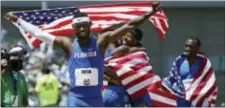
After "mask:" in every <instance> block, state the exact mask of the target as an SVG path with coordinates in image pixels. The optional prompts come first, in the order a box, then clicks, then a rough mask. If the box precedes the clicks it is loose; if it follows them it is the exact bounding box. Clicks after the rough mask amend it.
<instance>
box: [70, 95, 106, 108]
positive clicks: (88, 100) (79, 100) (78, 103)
mask: <svg viewBox="0 0 225 108" xmlns="http://www.w3.org/2000/svg"><path fill="white" fill-rule="evenodd" d="M67 106H68V107H103V106H104V103H103V99H102V96H96V97H77V96H75V94H74V93H73V92H69V93H68V96H67Z"/></svg>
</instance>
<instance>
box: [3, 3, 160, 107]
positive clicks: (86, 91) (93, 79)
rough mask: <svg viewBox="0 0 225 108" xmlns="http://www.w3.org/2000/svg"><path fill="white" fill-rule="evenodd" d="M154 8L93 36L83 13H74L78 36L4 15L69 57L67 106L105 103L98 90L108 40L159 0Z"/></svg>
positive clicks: (130, 26)
mask: <svg viewBox="0 0 225 108" xmlns="http://www.w3.org/2000/svg"><path fill="white" fill-rule="evenodd" d="M152 7H153V10H152V11H151V12H148V13H145V14H144V15H142V16H140V17H137V18H135V19H132V20H130V21H128V22H127V23H126V24H124V25H123V26H121V27H120V28H118V29H116V30H113V31H109V32H105V33H103V34H101V36H99V38H98V39H95V38H94V36H90V30H91V29H90V28H91V24H92V23H91V20H90V18H89V17H88V16H87V14H86V13H81V12H75V13H74V17H73V19H72V27H73V29H74V31H76V35H77V39H75V40H73V41H72V40H71V39H70V38H68V37H64V36H57V37H56V36H53V35H52V34H49V33H47V32H44V31H42V30H41V29H39V28H38V27H37V26H34V25H32V24H30V23H28V22H26V21H24V20H22V19H21V18H18V17H17V16H15V15H13V14H12V13H9V14H7V18H8V19H9V20H10V21H12V22H15V23H17V24H18V25H19V26H20V27H21V28H23V29H24V30H25V31H27V32H29V33H30V34H32V35H33V36H35V37H36V38H38V39H40V40H42V41H43V42H46V43H48V44H50V45H53V46H54V47H58V48H62V49H63V50H64V51H65V53H66V54H67V57H68V59H69V65H68V68H69V74H70V88H69V94H68V100H67V105H68V106H76V107H79V106H93V107H100V106H104V104H103V99H102V94H101V89H102V85H103V73H104V55H105V51H106V49H107V47H108V45H109V43H110V42H114V41H115V40H117V39H119V38H120V37H122V36H124V35H125V34H126V33H127V32H129V31H132V30H133V29H134V28H136V27H137V26H139V25H141V24H142V23H143V22H144V21H145V20H147V19H148V18H149V17H150V16H152V15H153V14H154V13H155V12H157V11H158V10H159V9H160V5H159V3H153V5H152Z"/></svg>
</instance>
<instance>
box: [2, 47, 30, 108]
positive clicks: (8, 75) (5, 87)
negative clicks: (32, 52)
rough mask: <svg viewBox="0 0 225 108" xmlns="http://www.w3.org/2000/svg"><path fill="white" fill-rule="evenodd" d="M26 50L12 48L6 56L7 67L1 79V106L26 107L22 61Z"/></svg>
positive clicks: (25, 84) (26, 90) (25, 85)
mask: <svg viewBox="0 0 225 108" xmlns="http://www.w3.org/2000/svg"><path fill="white" fill-rule="evenodd" d="M26 53H27V52H26V50H25V49H24V48H23V47H21V46H16V47H14V48H12V49H11V50H10V51H9V53H8V55H9V57H8V62H9V63H8V65H7V67H6V70H5V72H4V73H3V74H2V79H1V106H2V107H11V106H20V107H21V106H23V107H25V106H28V88H27V82H26V80H25V77H24V75H23V74H22V73H21V72H20V70H21V69H23V60H24V55H25V54H26Z"/></svg>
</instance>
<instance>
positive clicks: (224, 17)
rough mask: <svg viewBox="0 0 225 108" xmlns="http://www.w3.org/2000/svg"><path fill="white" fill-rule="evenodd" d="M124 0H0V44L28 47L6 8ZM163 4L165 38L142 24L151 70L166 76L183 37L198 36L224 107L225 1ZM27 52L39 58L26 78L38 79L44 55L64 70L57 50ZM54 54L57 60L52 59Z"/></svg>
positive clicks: (55, 65)
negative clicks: (165, 17) (214, 74)
mask: <svg viewBox="0 0 225 108" xmlns="http://www.w3.org/2000/svg"><path fill="white" fill-rule="evenodd" d="M124 2H129V1H104V2H103V1H82V2H81V1H80V2H79V1H57V2H55V1H1V47H7V48H10V47H12V46H13V45H15V44H23V45H25V46H26V47H28V45H27V44H26V42H25V41H24V39H23V37H22V35H21V34H20V33H19V30H18V29H17V28H16V27H15V26H14V25H12V24H11V23H10V22H9V21H7V20H6V19H5V18H4V14H5V13H7V12H9V11H21V10H34V9H44V8H55V7H67V6H83V5H94V4H108V3H124ZM162 6H163V8H164V11H165V13H166V15H167V17H168V19H169V26H170V27H169V30H168V32H167V35H166V39H165V40H160V38H159V37H158V36H157V34H156V32H155V30H154V28H153V26H152V25H151V24H150V23H149V22H146V23H145V24H144V25H143V26H141V28H142V30H143V32H144V38H143V39H142V42H143V44H144V47H146V48H147V51H148V54H149V56H150V59H151V62H152V63H153V65H154V72H155V73H156V74H158V75H160V76H161V77H164V76H166V75H168V70H169V69H170V67H171V65H172V62H173V60H174V59H175V57H176V56H177V55H179V54H180V53H181V52H182V51H183V48H184V42H185V39H186V38H187V37H189V36H194V37H198V38H199V39H200V40H201V42H202V51H203V52H204V53H205V54H206V55H207V56H208V57H209V58H210V60H211V62H212V65H213V67H214V70H215V73H216V79H217V82H218V86H219V89H218V97H217V102H216V105H217V106H225V92H224V90H225V51H224V49H225V47H224V46H225V44H224V43H225V32H224V31H225V14H224V12H225V1H218V2H213V1H208V2H197V1H195V2H193V1H192V2H189V1H185V2H184V1H183V2H171V1H163V2H162ZM43 46H44V45H43ZM30 52H33V53H31V54H30V56H31V57H29V58H30V59H31V60H30V62H35V60H36V61H38V60H41V61H39V63H36V64H35V65H34V64H32V63H30V64H32V65H30V64H29V63H28V64H29V65H28V64H27V66H26V69H25V71H26V70H29V72H25V74H26V77H27V80H28V81H30V80H31V79H32V78H35V79H37V78H38V75H39V73H38V72H39V71H37V70H38V68H39V67H40V65H39V64H41V63H42V62H45V61H44V60H46V59H44V58H48V57H49V56H50V58H51V60H50V59H49V61H51V63H52V64H53V65H52V68H53V70H54V71H55V72H56V73H57V72H58V71H62V70H63V69H64V66H65V62H66V61H65V60H64V58H63V56H64V55H63V53H62V51H60V50H54V53H49V54H50V55H45V54H44V53H45V52H46V51H45V49H44V47H41V48H37V49H35V50H30ZM50 52H51V50H50ZM53 55H54V56H53ZM56 57H57V59H54V58H56ZM34 58H38V59H34ZM33 59H34V60H33ZM28 61H29V60H28ZM28 61H27V62H28ZM32 69H33V70H32ZM60 69H61V70H60ZM59 73H60V72H58V74H59ZM59 76H60V75H59ZM59 76H58V77H59ZM29 79H30V80H29ZM61 79H63V78H59V80H60V81H61V83H62V86H63V87H64V86H65V88H64V90H62V92H63V91H66V89H67V88H66V87H67V86H66V84H64V83H66V82H68V81H64V80H61ZM34 85H35V80H34V79H33V80H31V83H29V87H30V88H29V90H30V99H31V100H32V99H33V101H34V102H35V99H36V97H32V96H33V88H32V87H33V86H34ZM62 94H63V96H62V97H63V100H62V102H61V105H64V104H65V98H66V97H65V95H66V93H62Z"/></svg>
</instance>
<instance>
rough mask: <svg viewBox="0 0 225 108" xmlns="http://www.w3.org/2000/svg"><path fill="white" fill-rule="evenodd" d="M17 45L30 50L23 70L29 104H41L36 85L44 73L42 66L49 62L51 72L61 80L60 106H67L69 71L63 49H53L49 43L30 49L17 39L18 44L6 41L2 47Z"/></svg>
mask: <svg viewBox="0 0 225 108" xmlns="http://www.w3.org/2000/svg"><path fill="white" fill-rule="evenodd" d="M16 45H21V46H24V47H25V48H26V49H27V50H28V54H27V55H26V56H25V60H24V62H23V63H24V65H23V66H24V67H23V70H21V72H22V73H23V74H24V75H25V78H26V81H27V84H28V91H29V97H28V100H29V106H40V98H39V96H38V94H37V93H36V92H35V86H36V85H37V81H38V80H39V79H40V78H41V76H42V75H43V72H42V68H43V65H44V64H48V68H49V69H50V72H51V73H50V74H52V75H54V76H55V77H56V78H57V80H58V81H59V94H60V97H59V103H58V106H65V105H66V96H67V90H68V87H69V78H68V77H69V73H68V71H67V65H66V63H67V61H65V55H64V53H63V51H60V50H57V49H56V50H53V49H52V48H51V47H49V46H47V44H41V45H40V47H39V48H34V49H30V48H29V46H28V45H27V44H26V43H25V42H23V41H22V40H19V41H17V42H16V44H7V43H4V44H3V45H2V47H3V48H6V49H11V48H12V47H14V46H16Z"/></svg>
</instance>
